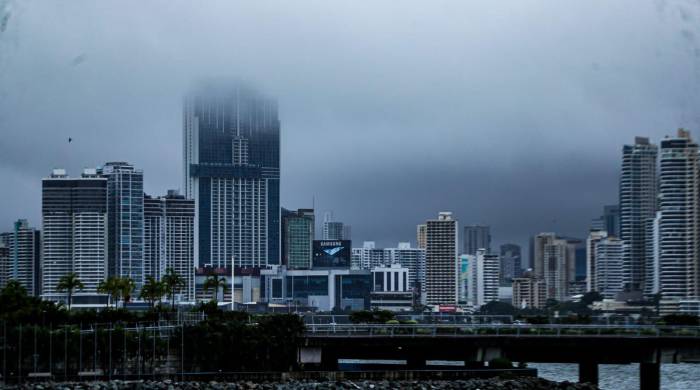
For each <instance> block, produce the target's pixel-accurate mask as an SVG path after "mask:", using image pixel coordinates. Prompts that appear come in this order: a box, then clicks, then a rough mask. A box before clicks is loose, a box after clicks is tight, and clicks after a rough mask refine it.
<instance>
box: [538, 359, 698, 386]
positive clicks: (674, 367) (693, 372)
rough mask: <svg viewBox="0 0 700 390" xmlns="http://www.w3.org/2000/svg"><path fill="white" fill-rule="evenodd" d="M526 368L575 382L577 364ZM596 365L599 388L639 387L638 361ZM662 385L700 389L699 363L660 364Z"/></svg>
mask: <svg viewBox="0 0 700 390" xmlns="http://www.w3.org/2000/svg"><path fill="white" fill-rule="evenodd" d="M528 367H532V368H536V369H537V371H538V374H539V376H540V377H542V378H545V379H549V380H553V381H557V382H561V381H569V382H576V381H578V365H576V364H536V363H530V364H528ZM598 367H599V371H598V372H599V375H600V383H599V385H600V388H601V389H604V390H617V389H621V390H624V389H639V365H638V364H605V365H600V366H598ZM661 388H662V389H664V390H690V389H700V364H688V363H683V364H663V365H661Z"/></svg>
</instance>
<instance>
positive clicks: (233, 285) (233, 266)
mask: <svg viewBox="0 0 700 390" xmlns="http://www.w3.org/2000/svg"><path fill="white" fill-rule="evenodd" d="M235 297H236V262H235V260H234V257H233V256H231V311H234V310H235V309H236V307H235V306H236V305H235V299H236V298H235Z"/></svg>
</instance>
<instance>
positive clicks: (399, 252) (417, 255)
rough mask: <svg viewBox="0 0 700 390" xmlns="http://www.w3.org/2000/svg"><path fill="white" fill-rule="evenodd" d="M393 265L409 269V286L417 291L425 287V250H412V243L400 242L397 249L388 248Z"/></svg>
mask: <svg viewBox="0 0 700 390" xmlns="http://www.w3.org/2000/svg"><path fill="white" fill-rule="evenodd" d="M388 250H389V253H390V256H391V263H392V264H400V265H401V266H402V267H405V268H408V286H409V288H410V289H411V290H413V291H417V290H418V288H419V287H421V288H422V286H425V249H420V248H412V247H411V243H410V242H400V243H399V245H398V247H396V248H388Z"/></svg>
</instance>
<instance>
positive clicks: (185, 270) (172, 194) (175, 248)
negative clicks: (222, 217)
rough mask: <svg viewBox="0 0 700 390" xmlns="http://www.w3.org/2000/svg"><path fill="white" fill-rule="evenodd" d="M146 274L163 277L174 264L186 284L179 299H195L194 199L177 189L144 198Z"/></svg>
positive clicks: (158, 277) (157, 278) (178, 296)
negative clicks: (187, 197)
mask: <svg viewBox="0 0 700 390" xmlns="http://www.w3.org/2000/svg"><path fill="white" fill-rule="evenodd" d="M144 206H145V209H146V210H145V226H144V229H145V232H146V234H145V236H146V240H145V241H146V244H145V251H144V253H145V259H146V262H145V264H146V267H145V268H146V275H147V276H153V277H154V278H155V279H156V280H160V279H162V277H163V275H165V273H166V270H167V269H169V268H171V269H172V270H173V271H174V272H175V273H177V274H178V275H179V276H180V277H181V278H182V279H184V280H185V287H184V288H183V289H182V290H181V291H180V292H179V293H178V294H176V300H184V301H193V300H194V298H195V286H194V269H195V264H194V200H192V199H185V197H184V196H182V195H179V194H178V193H177V192H176V191H168V195H166V196H165V197H160V198H151V197H149V196H146V197H145V198H144Z"/></svg>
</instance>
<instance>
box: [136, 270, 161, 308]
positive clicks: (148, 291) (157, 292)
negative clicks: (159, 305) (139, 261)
mask: <svg viewBox="0 0 700 390" xmlns="http://www.w3.org/2000/svg"><path fill="white" fill-rule="evenodd" d="M164 287H165V285H164V283H162V282H159V281H157V280H156V278H154V277H153V276H149V277H147V278H146V283H144V284H143V287H141V294H140V298H141V299H143V300H145V301H146V302H148V303H149V305H150V306H151V308H153V307H155V305H156V301H158V300H160V298H161V297H162V296H163V293H164V290H165V288H164Z"/></svg>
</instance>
